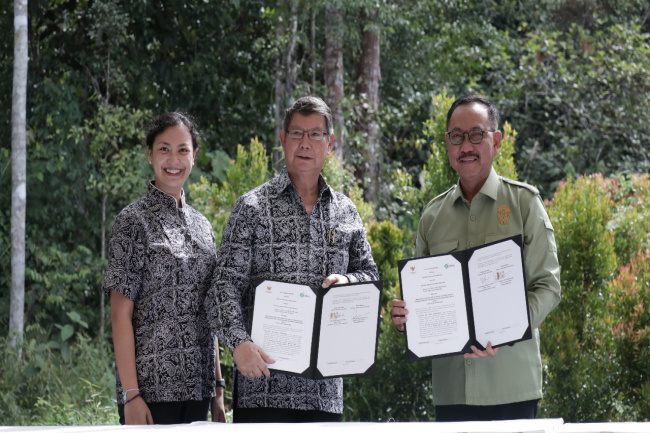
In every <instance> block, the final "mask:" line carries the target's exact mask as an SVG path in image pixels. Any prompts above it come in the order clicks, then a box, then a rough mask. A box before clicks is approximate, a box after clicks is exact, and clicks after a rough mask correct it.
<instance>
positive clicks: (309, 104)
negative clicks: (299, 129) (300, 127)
mask: <svg viewBox="0 0 650 433" xmlns="http://www.w3.org/2000/svg"><path fill="white" fill-rule="evenodd" d="M294 113H300V114H305V115H310V114H321V115H322V116H323V117H324V118H325V125H326V127H327V133H328V134H330V135H331V134H333V133H334V127H333V126H332V110H330V107H329V106H328V105H327V104H326V103H325V101H323V100H322V99H321V98H318V97H316V96H303V97H302V98H300V99H298V100H297V101H296V102H294V104H293V105H292V106H291V107H289V108H287V111H286V112H285V113H284V121H283V122H282V129H284V130H285V131H287V132H288V128H289V123H291V117H292V116H293V114H294Z"/></svg>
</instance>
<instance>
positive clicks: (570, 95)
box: [493, 25, 650, 197]
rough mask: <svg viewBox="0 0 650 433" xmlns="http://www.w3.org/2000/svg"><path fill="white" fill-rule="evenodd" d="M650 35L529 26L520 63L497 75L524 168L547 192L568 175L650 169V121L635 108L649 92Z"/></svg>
mask: <svg viewBox="0 0 650 433" xmlns="http://www.w3.org/2000/svg"><path fill="white" fill-rule="evenodd" d="M649 37H650V36H649V35H648V33H644V32H642V31H641V30H640V29H639V28H638V27H634V26H622V25H616V26H612V27H607V28H604V29H599V30H594V31H590V30H587V29H585V28H583V27H580V26H578V25H572V26H571V28H570V29H569V30H568V31H539V32H535V33H530V34H529V35H528V38H527V39H525V40H524V43H525V45H523V46H522V48H521V54H520V56H519V64H518V65H516V66H515V67H513V66H512V65H510V64H509V65H508V66H506V67H505V68H500V69H498V70H497V71H495V73H494V74H493V80H494V86H495V87H496V89H500V90H499V92H498V95H499V98H500V103H501V105H502V107H503V111H504V114H505V116H506V117H507V118H508V119H510V121H511V122H512V124H513V126H514V127H515V128H516V129H517V130H518V131H519V135H518V138H517V145H518V147H517V161H518V166H519V172H520V174H521V176H522V178H523V179H527V180H528V181H531V182H534V183H536V184H538V186H539V187H540V190H541V191H542V193H543V194H544V195H545V196H546V197H548V196H550V193H551V192H552V191H553V189H554V188H555V187H556V186H557V182H558V181H559V180H560V179H561V178H562V177H564V176H567V175H574V176H575V174H580V173H587V174H588V173H595V172H600V173H603V174H604V175H612V174H614V173H643V172H647V171H648V170H650V159H648V156H647V150H646V147H647V143H648V141H649V140H650V127H649V126H648V125H647V123H641V124H640V123H638V121H637V116H636V115H633V114H631V113H637V112H639V110H643V109H642V108H641V107H646V106H647V101H648V99H649V98H650V44H648V38H649ZM501 64H503V65H506V63H501ZM496 89H495V90H496Z"/></svg>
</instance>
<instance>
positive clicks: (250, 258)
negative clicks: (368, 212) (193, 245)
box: [209, 97, 378, 422]
mask: <svg viewBox="0 0 650 433" xmlns="http://www.w3.org/2000/svg"><path fill="white" fill-rule="evenodd" d="M280 141H281V142H282V149H283V151H284V157H285V162H286V166H285V167H284V169H283V170H282V172H281V173H280V175H279V176H277V177H275V178H273V179H272V180H270V181H268V182H266V183H265V184H263V185H261V186H259V187H257V188H255V189H253V190H252V191H249V192H248V193H247V194H245V195H243V196H242V197H240V198H239V199H238V200H237V203H236V204H235V206H234V208H233V210H232V213H231V215H230V219H229V220H228V223H227V224H226V227H225V229H224V232H223V238H222V241H221V246H220V248H219V252H218V255H217V267H216V270H215V274H214V275H215V277H214V280H213V284H212V289H211V293H210V296H209V298H210V301H209V302H213V304H212V306H211V308H210V309H211V311H212V315H213V319H212V320H213V323H214V325H215V326H216V328H218V332H219V338H220V339H221V341H222V342H223V343H224V344H226V345H227V346H228V347H229V348H230V349H231V350H232V351H233V358H234V361H235V372H234V389H233V421H234V422H328V421H330V422H331V421H339V420H340V419H341V413H342V412H343V380H342V379H341V378H330V379H322V380H311V379H305V378H301V377H297V376H289V375H285V374H281V373H276V372H273V373H271V372H270V371H269V369H268V365H267V363H271V362H272V360H271V359H270V358H269V357H268V355H266V353H264V351H263V350H262V349H261V348H260V347H259V346H257V345H256V344H255V343H253V341H252V340H251V336H250V331H251V322H252V314H251V313H252V307H253V300H254V299H253V283H254V282H255V281H258V280H260V279H274V280H280V281H285V282H289V283H297V284H304V285H309V286H312V287H315V286H321V287H323V288H327V287H329V286H330V285H332V284H345V283H353V282H358V281H369V280H376V279H377V278H378V272H377V266H376V265H375V262H374V260H373V259H372V256H371V254H370V245H369V244H368V241H367V240H366V233H365V230H364V227H363V224H362V221H361V218H360V217H359V213H358V212H357V209H356V207H355V206H354V204H353V203H352V201H351V200H350V199H349V198H348V197H346V196H345V195H343V194H341V193H339V192H336V191H334V190H333V189H332V188H330V186H329V185H328V184H327V182H326V181H325V178H324V177H323V176H322V175H321V170H322V169H323V164H324V163H325V159H326V158H327V155H328V154H329V153H330V151H331V150H332V144H333V142H334V134H333V128H332V115H331V112H330V109H329V107H328V106H327V104H325V102H323V101H322V100H321V99H319V98H315V97H303V98H300V99H299V100H298V101H296V103H295V104H294V105H293V106H292V107H291V108H289V109H288V110H287V112H286V115H285V118H284V122H283V128H282V131H281V132H280Z"/></svg>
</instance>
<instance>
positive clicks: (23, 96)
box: [9, 0, 28, 347]
mask: <svg viewBox="0 0 650 433" xmlns="http://www.w3.org/2000/svg"><path fill="white" fill-rule="evenodd" d="M27 61H28V57H27V0H14V78H13V96H12V106H11V306H10V310H9V345H10V346H11V347H15V346H16V344H17V343H18V342H19V341H21V340H22V338H23V330H24V320H25V217H26V211H27V111H26V107H27Z"/></svg>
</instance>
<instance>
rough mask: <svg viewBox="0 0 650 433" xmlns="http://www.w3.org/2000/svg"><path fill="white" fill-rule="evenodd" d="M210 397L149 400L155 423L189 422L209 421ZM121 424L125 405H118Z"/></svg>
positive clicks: (148, 404) (123, 421)
mask: <svg viewBox="0 0 650 433" xmlns="http://www.w3.org/2000/svg"><path fill="white" fill-rule="evenodd" d="M210 400H211V398H210V397H207V398H204V399H203V400H188V401H169V402H167V401H165V402H160V403H156V402H151V403H149V402H147V406H148V407H149V410H150V411H151V417H152V418H153V423H154V424H189V423H191V422H194V421H207V420H208V410H209V409H210ZM117 412H118V413H119V414H120V424H122V425H124V423H125V420H124V405H123V404H118V405H117Z"/></svg>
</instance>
